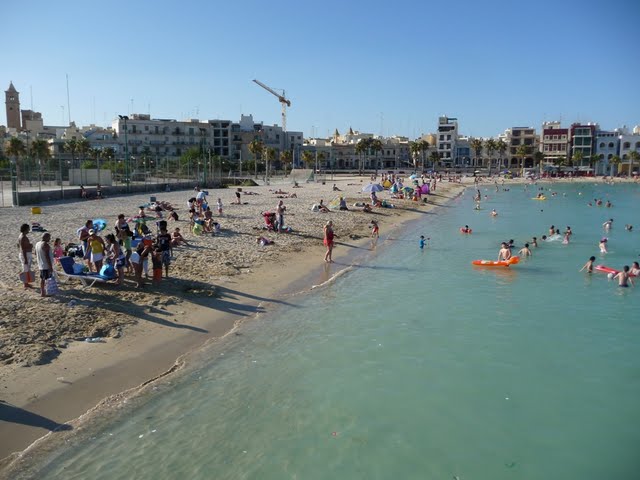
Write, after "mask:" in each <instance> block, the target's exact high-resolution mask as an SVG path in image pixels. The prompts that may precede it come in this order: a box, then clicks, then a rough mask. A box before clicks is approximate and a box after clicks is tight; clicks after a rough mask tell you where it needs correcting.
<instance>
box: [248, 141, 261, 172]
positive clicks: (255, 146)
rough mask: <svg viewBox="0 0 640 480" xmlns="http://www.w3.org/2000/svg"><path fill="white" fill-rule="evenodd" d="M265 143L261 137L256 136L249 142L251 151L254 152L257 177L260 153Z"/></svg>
mask: <svg viewBox="0 0 640 480" xmlns="http://www.w3.org/2000/svg"><path fill="white" fill-rule="evenodd" d="M263 147H264V143H262V141H261V140H260V139H259V138H254V139H253V140H252V141H251V143H250V144H249V151H250V152H251V153H252V154H253V162H254V167H255V173H256V178H258V154H259V153H262V149H263Z"/></svg>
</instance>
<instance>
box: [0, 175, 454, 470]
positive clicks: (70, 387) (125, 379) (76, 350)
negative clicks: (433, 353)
mask: <svg viewBox="0 0 640 480" xmlns="http://www.w3.org/2000/svg"><path fill="white" fill-rule="evenodd" d="M347 180H348V179H347ZM351 180H353V179H351ZM357 180H359V179H357ZM446 185H447V184H446V183H443V187H444V186H446ZM452 185H454V186H453V187H452V188H454V189H457V190H460V191H461V190H462V189H463V188H464V186H463V185H458V186H456V185H455V184H452ZM340 186H341V187H342V185H340ZM439 187H440V186H439ZM357 188H358V189H360V188H361V185H360V183H359V182H358V184H357ZM443 189H444V188H443ZM445 190H446V189H445ZM440 192H441V190H440ZM440 192H438V193H440ZM183 194H184V195H188V192H183ZM345 195H346V194H345ZM406 206H409V207H412V205H406ZM434 208H437V206H435V205H433V204H428V205H426V206H425V207H420V208H419V209H417V208H416V209H413V208H411V209H403V208H398V209H392V210H395V211H392V212H389V213H390V214H391V213H393V214H394V215H395V216H394V217H393V219H392V220H391V221H392V222H393V225H391V224H387V222H386V220H387V219H386V218H385V219H384V222H385V223H384V227H383V228H385V229H386V228H389V229H390V228H391V227H393V228H396V225H397V224H399V223H404V222H406V221H410V220H412V219H414V218H419V215H420V212H424V211H427V210H432V209H434ZM412 210H415V211H412ZM336 215H339V213H337V212H336ZM366 218H367V219H368V218H369V217H366ZM332 219H333V218H332ZM276 238H277V237H276ZM368 243H369V238H368V237H366V236H364V235H363V236H360V237H359V238H357V236H356V237H355V240H352V239H350V238H349V237H348V236H345V237H344V239H343V238H342V237H340V238H339V239H338V242H337V244H338V248H337V249H336V251H335V253H334V255H335V260H337V261H338V262H336V264H334V265H336V266H337V265H340V266H339V268H338V269H336V268H335V267H334V266H333V265H332V266H331V267H330V268H329V269H327V268H326V266H325V265H324V264H323V263H322V256H323V254H324V247H322V246H321V240H320V241H317V243H315V244H314V245H311V246H308V245H307V246H305V247H304V248H301V249H299V251H297V252H287V257H288V258H287V261H286V262H284V263H283V262H269V261H267V262H264V263H263V264H261V265H259V266H258V267H257V268H255V269H252V271H250V272H248V273H244V272H243V273H241V274H239V275H236V276H231V277H228V278H227V279H226V281H225V282H224V285H223V286H220V287H217V289H218V295H217V296H216V298H210V299H209V300H208V302H198V304H197V305H195V306H193V305H192V306H189V307H188V308H185V305H184V304H179V305H171V306H167V309H166V312H168V314H171V315H175V316H178V317H179V322H180V323H182V324H184V325H185V326H189V327H190V328H184V329H181V330H178V332H176V331H175V330H174V329H172V328H164V327H166V326H164V325H163V326H160V328H155V331H153V332H149V331H148V330H149V329H148V328H145V327H146V326H144V325H140V324H138V325H133V326H127V327H126V328H125V333H126V334H125V335H124V336H122V337H121V338H119V339H117V340H115V339H113V340H112V339H108V340H106V342H105V343H96V344H93V343H86V342H73V343H71V344H70V345H69V346H68V347H67V348H66V349H65V350H64V351H63V353H62V354H61V355H60V356H59V357H58V358H56V359H54V360H52V361H50V362H49V363H46V364H45V365H38V366H35V367H29V368H24V367H19V366H17V365H10V366H6V365H5V366H2V367H0V368H1V369H2V370H3V371H2V376H1V377H0V378H2V380H3V382H4V383H5V389H4V391H3V397H2V399H3V401H4V402H5V403H4V405H3V406H4V407H7V406H9V407H11V408H12V409H15V411H14V412H13V414H14V415H17V416H18V417H20V416H22V417H29V416H30V417H32V422H31V423H32V425H28V423H29V422H28V421H26V420H25V421H24V422H23V423H20V422H19V421H18V422H15V421H14V422H11V421H8V422H3V423H2V424H0V434H1V435H0V438H2V439H3V440H2V441H0V453H1V454H0V457H1V458H2V459H3V460H2V461H0V468H3V467H4V468H7V467H8V466H9V465H10V464H11V463H12V462H13V461H14V460H15V459H17V458H20V457H21V456H22V453H21V452H23V450H24V449H25V448H27V447H29V445H33V444H34V442H35V443H40V442H39V441H38V440H39V439H41V438H42V437H43V436H49V435H51V432H49V431H48V430H47V429H46V427H47V426H49V427H51V426H61V425H65V424H67V423H72V422H73V420H74V419H78V418H79V417H81V416H82V415H83V414H84V413H86V412H87V411H90V410H91V409H92V408H94V407H95V406H96V405H97V404H99V403H100V402H102V401H104V399H106V398H109V397H111V396H113V395H118V394H120V393H121V392H123V391H127V390H132V389H133V390H136V389H138V388H140V387H141V385H144V384H146V383H148V382H149V381H150V379H154V378H159V377H162V376H164V375H165V374H166V372H172V371H175V370H176V369H180V368H181V367H180V366H179V363H180V362H181V359H182V358H183V357H185V355H187V356H188V355H189V354H190V353H192V352H195V351H197V350H199V349H201V348H202V347H203V346H204V345H205V344H209V343H210V342H217V341H220V339H221V338H223V337H225V336H226V335H229V334H230V333H232V332H233V331H234V330H235V329H236V328H237V327H238V326H239V325H241V324H242V322H243V321H244V320H246V319H249V320H252V319H255V317H256V315H257V314H258V313H260V312H262V311H268V310H269V309H270V307H269V304H271V303H276V302H281V300H280V298H281V296H283V295H284V297H285V298H286V296H287V295H290V294H292V293H299V292H301V291H303V292H304V291H310V290H311V289H312V288H313V287H315V286H318V285H321V284H323V283H324V282H326V281H327V280H329V279H330V278H331V277H333V276H334V275H336V274H339V273H337V272H336V270H338V271H341V270H343V269H345V268H348V266H349V263H350V262H352V260H353V258H354V257H357V256H358V255H360V254H364V253H366V252H368V251H369V248H367V247H366V245H367V244H368ZM360 249H362V250H360ZM342 262H345V263H346V264H345V265H343V264H342ZM292 266H295V268H291V267H292ZM300 285H306V288H303V289H302V290H301V289H300V287H299V286H300ZM220 297H222V298H223V300H221V298H220ZM220 302H224V303H225V306H226V308H224V309H221V308H220V305H219V304H220ZM185 310H189V311H185ZM191 328H193V329H201V330H203V331H196V332H194V331H193V330H192V329H191ZM124 369H126V372H127V375H126V376H123V375H122V374H121V372H122V370H124ZM9 386H10V387H9ZM35 419H38V420H35ZM54 434H55V432H54ZM11 452H13V453H11Z"/></svg>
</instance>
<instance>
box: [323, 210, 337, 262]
mask: <svg viewBox="0 0 640 480" xmlns="http://www.w3.org/2000/svg"><path fill="white" fill-rule="evenodd" d="M334 238H335V233H333V222H332V221H331V220H329V221H328V222H327V224H326V225H325V226H324V240H323V243H324V246H325V247H327V253H325V255H324V261H325V262H329V263H331V262H333V260H332V259H331V254H332V252H333V239H334Z"/></svg>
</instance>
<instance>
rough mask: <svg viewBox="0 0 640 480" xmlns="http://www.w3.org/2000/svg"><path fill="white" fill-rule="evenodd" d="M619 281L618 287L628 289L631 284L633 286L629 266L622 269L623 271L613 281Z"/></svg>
mask: <svg viewBox="0 0 640 480" xmlns="http://www.w3.org/2000/svg"><path fill="white" fill-rule="evenodd" d="M616 278H617V279H618V286H620V287H628V286H629V284H631V285H632V286H633V280H631V277H630V276H629V265H625V266H624V267H622V271H621V272H618V273H617V274H616V275H615V276H614V277H613V279H614V280H615V279H616Z"/></svg>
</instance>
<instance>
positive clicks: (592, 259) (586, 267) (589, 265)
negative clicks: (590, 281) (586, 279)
mask: <svg viewBox="0 0 640 480" xmlns="http://www.w3.org/2000/svg"><path fill="white" fill-rule="evenodd" d="M595 261H596V257H589V261H588V262H587V263H585V264H584V267H582V268H581V269H580V271H581V272H582V271H583V270H586V271H587V273H593V262H595Z"/></svg>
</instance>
